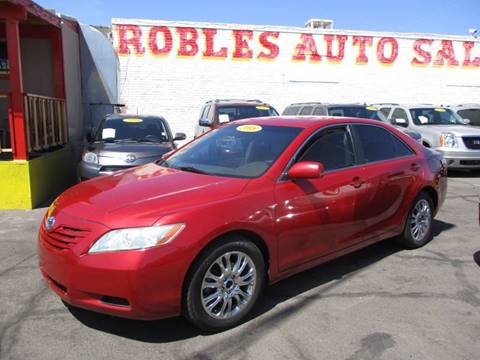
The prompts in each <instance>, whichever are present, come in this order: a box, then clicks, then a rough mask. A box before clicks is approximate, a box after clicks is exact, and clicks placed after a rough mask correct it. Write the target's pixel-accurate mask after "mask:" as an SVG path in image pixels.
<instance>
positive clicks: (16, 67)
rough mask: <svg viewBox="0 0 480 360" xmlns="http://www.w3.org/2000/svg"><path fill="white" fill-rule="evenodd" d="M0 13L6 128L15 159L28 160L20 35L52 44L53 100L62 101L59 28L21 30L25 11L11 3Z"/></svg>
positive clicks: (62, 86)
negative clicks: (7, 94)
mask: <svg viewBox="0 0 480 360" xmlns="http://www.w3.org/2000/svg"><path fill="white" fill-rule="evenodd" d="M0 14H2V18H4V19H5V31H2V30H3V29H0V36H2V35H4V36H5V38H6V40H7V54H8V63H9V80H10V100H11V101H10V107H9V126H10V134H11V144H12V151H13V157H14V159H15V160H27V159H28V145H27V127H26V123H25V116H24V107H23V104H24V91H23V80H22V70H21V69H22V63H21V53H20V36H21V37H31V38H47V39H49V40H50V41H51V44H52V59H53V74H54V86H55V97H57V98H60V99H65V78H64V68H63V47H62V29H61V28H59V27H56V26H54V25H45V26H39V25H35V26H33V25H22V26H21V27H20V26H19V23H20V21H25V20H26V18H27V10H26V8H25V7H23V6H19V5H14V4H11V3H0Z"/></svg>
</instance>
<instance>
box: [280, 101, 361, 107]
mask: <svg viewBox="0 0 480 360" xmlns="http://www.w3.org/2000/svg"><path fill="white" fill-rule="evenodd" d="M309 105H311V106H367V105H366V104H362V103H358V102H357V103H334V102H300V103H293V104H290V105H288V106H287V107H290V106H309Z"/></svg>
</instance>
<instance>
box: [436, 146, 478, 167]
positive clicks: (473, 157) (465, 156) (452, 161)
mask: <svg viewBox="0 0 480 360" xmlns="http://www.w3.org/2000/svg"><path fill="white" fill-rule="evenodd" d="M435 150H437V151H439V152H440V153H442V155H443V157H444V158H445V160H446V161H447V166H448V168H449V169H480V150H465V149H459V150H453V149H443V148H436V149H435Z"/></svg>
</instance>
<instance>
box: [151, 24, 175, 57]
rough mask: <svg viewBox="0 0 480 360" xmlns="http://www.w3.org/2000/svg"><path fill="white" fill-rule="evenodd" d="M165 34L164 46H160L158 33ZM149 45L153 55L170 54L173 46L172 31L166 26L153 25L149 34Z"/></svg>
mask: <svg viewBox="0 0 480 360" xmlns="http://www.w3.org/2000/svg"><path fill="white" fill-rule="evenodd" d="M159 33H161V34H162V35H163V46H161V47H160V46H158V34H159ZM148 46H149V48H150V51H151V53H152V54H153V55H157V56H161V55H168V54H169V53H170V51H171V50H172V47H173V39H172V33H171V32H170V30H169V29H168V27H166V26H153V27H152V28H151V29H150V32H149V34H148Z"/></svg>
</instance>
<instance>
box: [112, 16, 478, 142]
mask: <svg viewBox="0 0 480 360" xmlns="http://www.w3.org/2000/svg"><path fill="white" fill-rule="evenodd" d="M112 22H113V26H112V28H113V37H114V46H115V48H116V50H117V53H118V55H119V61H120V65H119V69H120V70H119V72H120V74H119V101H120V102H121V103H125V104H126V112H130V113H139V114H146V113H148V114H161V115H163V116H165V117H166V119H167V120H168V121H169V122H170V124H171V126H172V128H173V131H177V132H185V133H187V136H188V137H189V138H191V137H192V136H193V130H194V125H195V122H196V121H198V116H199V112H200V109H201V107H202V105H203V104H204V103H205V102H206V101H208V100H211V99H215V98H247V99H261V100H263V101H266V102H268V103H270V104H271V105H273V106H274V107H276V108H277V110H278V111H279V112H281V111H283V109H284V108H285V107H286V106H287V105H288V104H290V103H292V102H305V101H321V102H362V103H363V102H367V103H371V102H399V103H402V102H408V103H435V104H449V103H465V102H478V101H479V99H480V42H479V41H478V40H477V41H474V39H472V38H468V37H454V36H443V35H442V36H440V35H428V34H402V33H372V32H362V31H346V30H311V29H308V30H307V29H304V28H285V27H263V26H245V25H227V24H211V23H185V22H167V21H150V20H131V19H113V20H112ZM163 26H164V27H167V28H168V30H169V32H170V33H171V35H172V44H171V50H170V51H169V52H168V53H167V54H164V55H161V56H160V55H155V54H154V53H153V51H152V45H151V44H152V43H153V45H154V46H153V50H155V49H154V47H155V46H156V47H157V48H160V49H162V48H164V47H165V46H166V47H167V48H168V47H169V44H165V41H164V36H163V35H162V34H163V33H160V35H158V36H157V37H156V38H153V41H149V34H150V33H151V31H152V28H153V27H163ZM184 27H190V28H194V29H196V31H197V33H198V40H197V41H196V44H197V46H198V52H197V53H196V54H195V55H194V56H179V48H180V46H181V40H180V35H179V34H178V28H184ZM205 28H209V29H216V30H217V34H216V36H215V40H214V50H215V51H218V50H219V49H221V48H222V47H226V48H227V56H226V57H225V58H220V59H212V58H207V57H205V56H204V54H203V53H204V51H205V49H206V38H205V35H204V33H203V31H202V29H205ZM237 30H252V31H253V37H252V39H251V40H247V43H248V47H249V48H250V49H251V50H252V51H253V57H252V59H235V58H234V50H235V38H234V34H235V31H237ZM265 31H270V32H278V33H279V34H278V37H277V38H274V37H270V38H269V40H270V41H271V42H272V43H274V44H276V45H277V46H278V55H277V56H275V57H274V58H273V59H270V60H261V59H258V55H259V54H260V53H261V52H262V51H263V52H265V53H269V51H268V50H267V49H265V48H264V47H263V46H262V45H261V43H260V41H259V37H260V35H261V34H262V33H263V32H265ZM140 33H141V34H140ZM302 34H313V39H314V41H315V44H316V47H317V50H318V53H319V55H320V56H321V57H322V58H321V60H320V61H310V59H309V58H310V56H309V54H308V51H307V55H306V60H305V61H295V60H294V59H293V56H294V54H295V53H296V47H297V45H298V44H299V43H300V42H301V36H302ZM328 34H333V35H345V36H347V39H346V42H345V52H344V57H343V59H342V60H341V61H332V58H328V57H327V43H326V41H325V35H327V36H328ZM356 36H368V37H372V38H371V41H372V44H371V46H366V48H365V55H366V57H367V58H368V63H366V64H365V63H364V64H361V61H360V63H358V62H359V61H358V59H357V57H358V55H359V47H358V45H354V37H356ZM385 37H388V38H393V39H394V40H387V41H394V42H396V43H397V44H398V56H397V57H396V59H395V60H394V61H393V62H392V63H391V64H382V63H381V62H380V60H379V58H378V57H377V47H378V43H379V40H380V39H381V38H385ZM418 39H426V42H427V43H426V44H424V45H422V46H423V49H424V50H428V51H429V53H430V54H431V57H432V59H431V61H430V62H426V61H425V63H426V64H425V65H421V66H419V65H414V64H412V60H413V59H414V58H417V59H419V60H420V61H423V60H425V59H424V58H423V57H422V56H420V55H419V53H418V52H416V51H415V50H414V45H415V44H416V42H417V41H418ZM167 40H168V39H167ZM442 41H444V43H442ZM465 42H467V43H465ZM450 43H451V45H452V47H453V51H454V54H449V49H448V46H449V44H450ZM333 44H334V46H333V54H334V55H335V54H336V53H337V42H336V41H334V42H333ZM465 46H466V47H472V48H471V49H470V54H469V56H468V54H467V61H465ZM442 49H443V51H444V54H443V55H444V56H443V57H442V56H440V58H443V63H444V64H443V65H438V64H437V65H435V64H434V62H435V60H436V58H437V56H439V52H440V55H441V54H442ZM244 50H246V49H244ZM126 52H128V53H126ZM380 53H383V52H382V51H380ZM452 56H454V57H452ZM384 57H386V58H389V57H391V47H390V45H387V46H386V47H385V51H384ZM449 57H451V64H450V65H448V64H447V63H448V61H447V58H449ZM468 59H470V60H469V61H468ZM457 63H458V64H457Z"/></svg>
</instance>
